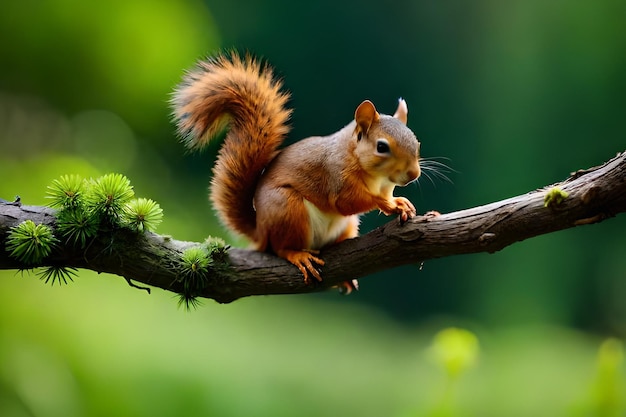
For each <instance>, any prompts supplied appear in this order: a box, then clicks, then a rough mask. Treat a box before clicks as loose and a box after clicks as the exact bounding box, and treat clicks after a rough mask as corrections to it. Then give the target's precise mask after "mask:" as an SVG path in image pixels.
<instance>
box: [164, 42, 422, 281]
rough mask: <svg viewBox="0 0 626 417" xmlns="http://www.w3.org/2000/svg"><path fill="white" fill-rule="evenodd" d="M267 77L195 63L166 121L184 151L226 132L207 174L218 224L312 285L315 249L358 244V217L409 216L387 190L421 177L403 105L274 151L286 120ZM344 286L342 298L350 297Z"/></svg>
mask: <svg viewBox="0 0 626 417" xmlns="http://www.w3.org/2000/svg"><path fill="white" fill-rule="evenodd" d="M280 88H281V83H280V82H279V81H277V80H275V79H274V78H273V75H272V72H271V70H270V69H269V68H267V67H263V66H261V65H260V64H259V63H258V62H257V61H255V60H254V59H252V58H250V57H246V58H244V59H242V58H240V57H239V56H238V55H237V54H235V53H233V54H231V55H230V56H224V55H221V56H218V57H216V58H212V59H209V60H208V61H206V62H201V63H200V64H198V66H197V67H196V68H195V69H194V70H192V71H191V72H189V73H188V74H187V75H186V76H185V78H184V79H183V82H182V83H181V84H180V86H179V87H178V88H177V89H176V91H175V92H174V96H173V99H172V105H173V107H174V119H175V121H176V123H177V125H178V131H179V134H180V135H181V137H182V140H183V141H184V142H185V143H186V145H187V146H188V147H189V148H190V149H198V148H202V147H203V146H205V145H206V144H207V143H208V141H209V140H210V139H211V138H212V137H213V136H215V135H216V134H217V133H219V132H220V130H221V129H223V128H224V127H225V126H227V125H228V126H229V131H228V133H227V135H226V139H225V143H224V145H223V146H222V148H221V150H220V152H219V157H218V160H217V163H216V165H215V167H214V169H213V171H214V178H213V181H212V187H211V194H212V200H213V204H214V206H215V208H216V210H217V212H218V214H219V215H220V217H221V219H222V221H223V222H224V223H225V224H226V226H228V227H229V228H230V229H232V230H234V231H237V232H239V233H241V234H243V235H246V236H247V237H248V238H250V239H251V240H252V241H254V242H255V245H256V248H257V249H258V250H261V251H266V250H268V251H271V252H274V253H275V254H277V255H278V256H281V257H283V258H285V259H287V260H288V261H290V262H291V263H293V264H294V265H296V266H297V267H298V268H299V269H300V271H302V273H303V275H304V277H305V280H307V281H309V275H313V276H314V277H315V278H316V279H318V280H321V275H320V273H319V271H318V270H317V268H316V267H315V265H318V266H322V265H323V264H324V262H323V260H322V259H320V258H319V257H317V256H316V253H317V251H318V250H319V249H321V248H323V247H324V246H326V245H329V244H332V243H336V242H340V241H342V240H345V239H349V238H352V237H355V236H357V235H358V223H359V222H358V217H357V216H358V214H360V213H364V212H368V211H371V210H374V209H380V210H381V211H383V212H384V213H385V214H399V215H400V217H401V219H402V220H407V219H408V218H410V217H412V216H413V215H415V208H414V207H413V205H412V204H411V203H410V201H408V200H407V199H405V198H402V197H394V196H393V189H394V187H395V186H396V185H406V184H407V183H409V182H411V181H413V180H415V179H416V178H417V177H418V176H419V175H420V168H419V142H418V141H417V138H416V137H415V135H414V134H413V133H412V132H411V131H410V130H409V129H408V128H407V127H406V126H405V124H406V117H407V112H408V110H407V108H406V103H405V102H404V101H403V100H401V101H400V104H399V105H398V110H397V111H396V114H395V115H394V117H392V116H386V115H380V114H379V113H378V112H377V111H376V109H375V107H374V105H373V104H372V103H371V102H369V101H364V102H363V103H361V105H360V106H359V107H358V108H357V110H356V112H355V118H354V120H353V121H352V122H351V123H350V124H348V125H347V126H346V127H344V128H343V129H341V130H339V131H338V132H336V133H334V134H331V135H329V136H326V137H319V136H318V137H311V138H308V139H304V140H301V141H299V142H296V143H295V144H293V145H291V146H288V147H287V148H285V149H283V150H282V151H278V150H277V149H278V147H279V146H280V144H281V143H282V141H283V139H284V137H285V135H286V134H287V131H288V128H287V126H286V123H287V120H288V118H289V115H290V113H291V111H290V110H288V109H285V103H286V101H287V99H288V94H287V93H285V92H282V91H280ZM354 286H355V284H354V285H353V284H352V283H349V284H346V285H345V287H346V288H348V289H349V288H351V287H354Z"/></svg>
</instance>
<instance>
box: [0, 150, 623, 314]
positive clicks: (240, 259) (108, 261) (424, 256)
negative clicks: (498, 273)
mask: <svg viewBox="0 0 626 417" xmlns="http://www.w3.org/2000/svg"><path fill="white" fill-rule="evenodd" d="M555 187H558V188H559V189H560V190H562V191H564V192H566V193H567V195H568V196H567V197H566V198H565V199H564V200H563V201H561V202H560V203H559V202H558V201H553V202H552V203H551V204H549V206H548V207H545V206H544V199H545V196H546V193H547V191H548V189H549V188H550V187H546V188H544V189H540V190H536V191H533V192H530V193H527V194H524V195H520V196H517V197H513V198H509V199H506V200H503V201H499V202H495V203H492V204H488V205H484V206H480V207H475V208H471V209H467V210H461V211H457V212H453V213H448V214H442V215H440V216H418V217H416V218H414V219H411V220H410V221H409V222H407V223H405V224H403V225H400V224H399V222H398V220H394V221H391V222H389V223H387V224H386V225H384V226H382V227H379V228H377V229H375V230H374V231H372V232H370V233H368V234H366V235H364V236H361V237H359V238H356V239H350V240H347V241H344V242H342V243H340V244H337V245H334V246H332V247H329V248H327V249H325V250H323V251H322V253H321V257H322V258H323V259H324V260H325V262H326V266H324V267H323V268H322V269H321V271H322V276H323V277H324V282H322V283H319V284H315V285H307V284H305V283H304V280H303V279H302V275H301V274H300V273H299V271H298V270H297V269H296V268H295V267H293V266H292V265H290V264H288V263H287V262H286V261H284V260H282V259H280V258H277V257H275V256H272V255H269V254H266V253H259V252H254V251H249V250H243V249H230V250H228V252H227V254H228V262H229V266H228V267H224V268H217V269H216V270H215V271H213V274H212V275H211V277H210V281H209V283H208V285H207V287H206V290H205V291H204V292H203V294H201V296H202V297H206V298H212V299H214V300H216V301H218V302H222V303H227V302H231V301H234V300H236V299H238V298H241V297H246V296H251V295H267V294H295V293H306V292H312V291H319V290H322V289H326V288H328V287H330V286H332V285H335V284H337V283H339V282H341V281H345V280H349V279H355V278H361V277H363V276H365V275H368V274H371V273H373V272H377V271H381V270H384V269H389V268H392V267H396V266H400V265H405V264H414V263H420V262H422V261H425V260H428V259H434V258H441V257H445V256H451V255H459V254H467V253H476V252H489V253H492V252H495V251H498V250H500V249H502V248H504V247H506V246H508V245H510V244H512V243H515V242H518V241H521V240H525V239H528V238H530V237H533V236H537V235H541V234H546V233H551V232H554V231H557V230H562V229H567V228H571V227H575V226H578V225H586V224H592V223H597V222H600V221H603V220H605V219H607V218H610V217H613V216H615V215H616V214H618V213H622V212H624V211H626V152H622V153H621V154H618V155H617V156H616V157H615V158H613V159H611V160H610V161H608V162H606V163H605V164H603V165H601V166H598V167H595V168H591V169H588V170H581V171H577V172H575V173H573V174H572V175H571V176H570V178H568V179H567V180H565V181H563V182H561V183H559V184H555ZM27 219H31V220H32V221H34V222H35V223H43V224H46V225H49V226H51V227H52V228H54V225H55V211H54V210H52V209H49V208H46V207H40V206H20V205H19V204H15V203H6V202H5V203H0V245H1V247H2V248H4V246H5V242H6V238H7V235H8V233H9V228H10V227H12V226H16V225H18V224H19V223H21V222H22V221H24V220H27ZM113 242H115V245H113V244H112V243H113ZM193 245H197V243H193V242H182V241H177V240H174V239H171V238H169V237H165V236H160V235H157V234H154V233H146V234H145V235H136V234H133V233H131V232H128V231H118V232H115V233H112V234H111V235H110V236H106V237H99V238H98V239H95V240H94V241H93V242H91V243H90V244H89V245H88V247H87V248H86V249H84V250H77V249H76V248H74V247H73V246H70V245H68V246H63V245H59V246H58V247H57V248H56V250H55V251H54V252H53V253H52V254H51V255H50V256H49V257H47V258H46V260H45V264H42V265H34V266H51V265H54V266H67V267H75V268H85V269H91V270H94V271H97V272H106V273H111V274H116V275H120V276H122V277H124V278H126V279H127V280H128V281H129V283H130V282H131V281H130V280H133V281H136V282H140V283H143V284H147V285H150V286H154V287H159V288H162V289H165V290H168V291H174V292H177V293H180V292H182V291H183V287H182V283H181V282H180V280H179V279H178V278H179V277H178V276H177V275H176V266H177V262H178V260H179V258H180V255H181V254H182V252H183V251H184V250H185V249H186V248H188V247H190V246H193ZM26 267H31V266H25V265H23V264H21V263H20V262H18V261H17V260H15V259H12V258H11V257H10V256H9V254H8V252H7V251H6V250H2V249H0V269H24V268H26Z"/></svg>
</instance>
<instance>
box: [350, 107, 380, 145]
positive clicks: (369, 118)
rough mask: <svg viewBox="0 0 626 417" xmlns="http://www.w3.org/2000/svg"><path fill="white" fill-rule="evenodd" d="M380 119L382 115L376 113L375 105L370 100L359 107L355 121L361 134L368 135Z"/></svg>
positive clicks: (355, 113) (355, 114)
mask: <svg viewBox="0 0 626 417" xmlns="http://www.w3.org/2000/svg"><path fill="white" fill-rule="evenodd" d="M379 118H380V115H379V114H378V112H377V111H376V107H374V104H373V103H372V102H371V101H369V100H365V101H364V102H363V103H361V104H359V107H357V108H356V111H355V112H354V120H356V126H357V131H358V132H359V134H361V133H365V134H367V132H368V131H369V130H370V127H371V126H372V124H373V123H374V122H377V121H378V119H379ZM360 138H361V136H360V135H359V139H360Z"/></svg>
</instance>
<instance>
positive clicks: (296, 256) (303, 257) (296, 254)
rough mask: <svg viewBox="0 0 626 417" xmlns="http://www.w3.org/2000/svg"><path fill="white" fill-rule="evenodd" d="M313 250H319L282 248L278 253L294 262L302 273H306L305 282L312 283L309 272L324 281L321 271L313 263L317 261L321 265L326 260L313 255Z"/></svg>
mask: <svg viewBox="0 0 626 417" xmlns="http://www.w3.org/2000/svg"><path fill="white" fill-rule="evenodd" d="M311 252H317V251H295V250H281V251H279V253H278V254H277V255H278V256H280V257H281V258H285V259H286V260H288V261H289V262H291V263H292V264H294V265H295V266H296V267H297V268H298V269H299V270H300V272H302V275H304V282H305V283H307V284H311V283H312V281H311V278H310V277H309V274H311V275H313V277H315V279H316V280H318V281H319V282H322V276H321V275H320V271H318V270H317V268H315V265H313V264H314V263H315V264H317V265H319V266H324V261H323V260H321V259H320V258H318V257H317V256H315V255H313V253H311Z"/></svg>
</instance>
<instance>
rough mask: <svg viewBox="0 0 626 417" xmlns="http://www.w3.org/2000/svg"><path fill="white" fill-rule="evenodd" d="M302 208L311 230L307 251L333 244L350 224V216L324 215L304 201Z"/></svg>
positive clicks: (311, 204)
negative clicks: (303, 207) (307, 217)
mask: <svg viewBox="0 0 626 417" xmlns="http://www.w3.org/2000/svg"><path fill="white" fill-rule="evenodd" d="M304 206H305V207H306V210H307V212H308V213H309V226H310V228H311V233H310V235H309V242H308V243H309V247H308V249H320V248H322V247H323V246H325V245H327V244H329V243H332V242H335V241H336V240H337V238H338V237H339V236H340V235H341V234H342V233H343V232H344V231H345V230H346V228H347V227H348V226H349V224H350V216H348V217H346V216H342V215H340V214H329V213H324V212H322V211H320V210H319V209H318V208H317V207H315V206H314V205H313V203H311V202H310V201H308V200H304Z"/></svg>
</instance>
